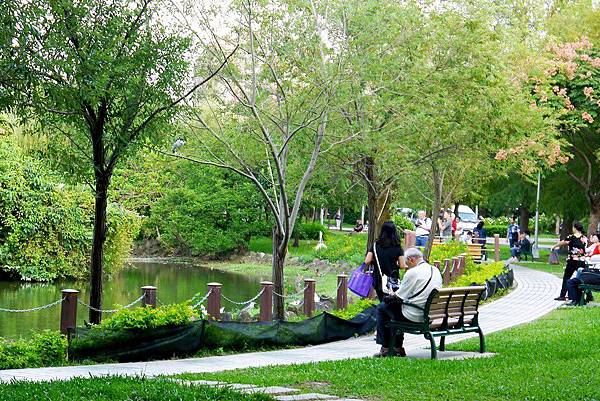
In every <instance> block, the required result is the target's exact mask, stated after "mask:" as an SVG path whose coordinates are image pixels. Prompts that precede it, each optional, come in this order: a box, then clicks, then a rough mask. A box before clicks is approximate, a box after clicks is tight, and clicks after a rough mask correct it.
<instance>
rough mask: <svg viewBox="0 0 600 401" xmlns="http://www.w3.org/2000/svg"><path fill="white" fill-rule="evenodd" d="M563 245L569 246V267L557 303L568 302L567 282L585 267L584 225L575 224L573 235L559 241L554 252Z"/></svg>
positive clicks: (553, 248)
mask: <svg viewBox="0 0 600 401" xmlns="http://www.w3.org/2000/svg"><path fill="white" fill-rule="evenodd" d="M562 245H568V246H569V254H568V256H567V266H566V267H565V274H564V275H563V282H562V288H561V289H560V295H559V296H558V297H557V298H554V300H556V301H564V300H566V298H565V295H567V282H568V281H569V279H570V278H571V276H572V275H573V273H575V272H576V271H577V269H578V268H580V267H585V245H586V243H585V237H584V235H583V224H581V222H579V221H577V222H575V223H574V224H573V234H571V235H569V236H568V237H567V239H565V240H564V241H559V242H558V243H557V244H556V245H554V246H553V247H552V250H555V249H558V248H560V247H561V246H562Z"/></svg>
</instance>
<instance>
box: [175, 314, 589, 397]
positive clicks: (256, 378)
mask: <svg viewBox="0 0 600 401" xmlns="http://www.w3.org/2000/svg"><path fill="white" fill-rule="evenodd" d="M599 332H600V308H573V309H561V310H557V311H554V312H552V313H551V314H549V315H548V316H546V317H544V318H541V319H539V320H537V321H535V322H533V323H530V324H527V325H522V326H519V327H515V328H512V329H509V330H505V331H502V332H498V333H494V334H491V335H489V336H487V343H488V351H490V352H495V353H497V354H498V355H496V356H495V357H493V358H484V359H472V360H464V361H431V360H410V359H401V358H388V359H374V358H366V359H356V360H346V361H338V362H324V363H317V364H303V365H293V366H281V367H266V368H258V369H245V370H236V371H230V372H223V373H217V374H201V375H199V374H195V375H191V374H188V375H183V376H182V377H186V378H196V379H197V378H202V379H219V380H224V381H229V382H236V383H252V384H258V385H286V386H289V385H293V386H297V387H299V388H303V389H306V390H317V388H315V387H316V386H317V384H318V391H320V392H326V393H328V394H336V395H338V396H340V397H342V396H348V395H352V396H353V397H356V398H366V399H370V400H390V401H391V400H398V399H406V400H429V399H478V400H497V399H513V400H522V399H528V400H576V399H577V400H583V399H588V400H592V399H599V398H600V388H598V386H597V385H596V384H595V383H596V377H597V369H598V358H597V355H596V353H595V350H597V349H599V348H600V336H598V335H597V334H598V333H599ZM449 348H450V349H461V350H469V351H476V350H477V343H476V340H468V341H464V342H461V343H458V344H454V345H452V346H451V347H449ZM590 351H592V352H590ZM349 352H351V350H349Z"/></svg>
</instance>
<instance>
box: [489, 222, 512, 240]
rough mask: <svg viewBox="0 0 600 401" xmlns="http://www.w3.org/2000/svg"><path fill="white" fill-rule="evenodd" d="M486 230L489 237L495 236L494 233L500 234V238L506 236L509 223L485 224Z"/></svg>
mask: <svg viewBox="0 0 600 401" xmlns="http://www.w3.org/2000/svg"><path fill="white" fill-rule="evenodd" d="M483 228H485V232H486V233H487V236H488V237H493V236H494V234H498V235H499V236H500V238H506V231H507V230H508V224H506V225H498V224H490V225H487V224H486V225H485V226H484V227H483Z"/></svg>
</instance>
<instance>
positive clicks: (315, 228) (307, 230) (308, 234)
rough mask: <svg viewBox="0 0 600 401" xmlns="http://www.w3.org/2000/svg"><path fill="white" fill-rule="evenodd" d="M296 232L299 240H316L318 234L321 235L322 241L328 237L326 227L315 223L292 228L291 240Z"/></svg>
mask: <svg viewBox="0 0 600 401" xmlns="http://www.w3.org/2000/svg"><path fill="white" fill-rule="evenodd" d="M296 230H297V233H298V235H299V238H300V239H311V240H318V239H319V232H322V233H323V239H324V240H325V239H327V238H328V237H329V230H328V229H327V227H326V226H324V225H323V224H321V223H319V222H316V221H315V222H309V223H300V222H299V223H297V224H296V226H295V227H294V234H292V238H295V237H296Z"/></svg>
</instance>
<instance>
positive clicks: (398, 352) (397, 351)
mask: <svg viewBox="0 0 600 401" xmlns="http://www.w3.org/2000/svg"><path fill="white" fill-rule="evenodd" d="M394 356H399V357H401V358H405V357H406V351H405V350H404V347H400V348H394Z"/></svg>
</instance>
